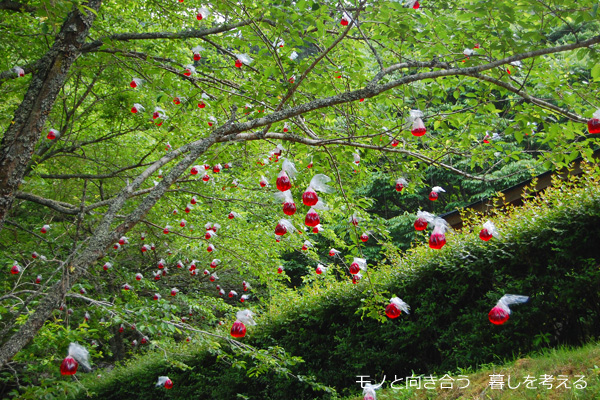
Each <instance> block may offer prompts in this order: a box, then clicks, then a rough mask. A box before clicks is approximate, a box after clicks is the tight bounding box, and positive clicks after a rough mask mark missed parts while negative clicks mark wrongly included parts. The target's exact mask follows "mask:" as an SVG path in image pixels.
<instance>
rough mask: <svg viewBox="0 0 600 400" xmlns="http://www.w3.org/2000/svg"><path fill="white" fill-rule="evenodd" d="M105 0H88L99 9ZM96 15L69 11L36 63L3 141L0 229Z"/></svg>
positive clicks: (0, 170)
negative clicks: (58, 30) (50, 44)
mask: <svg viewBox="0 0 600 400" xmlns="http://www.w3.org/2000/svg"><path fill="white" fill-rule="evenodd" d="M101 3H102V0H89V1H88V3H87V4H86V6H87V7H89V8H90V9H93V10H94V11H98V9H99V8H100V4H101ZM95 18H96V15H95V14H94V13H93V12H91V11H89V10H87V11H86V13H85V14H84V13H82V12H81V11H79V9H78V8H77V7H75V8H74V10H73V11H72V12H70V13H69V15H68V16H67V19H66V20H65V22H64V24H63V26H62V28H61V30H60V32H59V33H58V35H57V36H56V40H55V42H54V44H53V45H52V47H51V48H50V50H48V52H47V53H46V54H45V55H44V56H43V57H42V58H41V59H40V60H38V62H37V63H36V67H35V70H34V72H33V75H32V78H31V83H30V85H29V89H28V90H27V93H26V94H25V98H24V99H23V101H22V102H21V105H20V106H19V108H17V111H16V112H15V115H14V118H13V121H12V123H11V124H10V126H9V127H8V129H7V130H6V132H5V133H4V137H3V138H2V142H1V143H0V230H2V227H3V226H4V220H5V218H6V216H7V214H8V212H9V210H10V208H11V206H12V203H13V200H14V194H15V191H16V189H17V188H18V187H19V185H20V184H21V181H22V179H23V176H24V173H25V170H26V168H27V164H28V163H29V161H30V160H31V156H32V154H33V151H34V149H35V145H36V143H37V142H38V140H39V138H40V134H41V133H42V129H43V127H44V124H45V123H46V119H47V117H48V115H49V114H50V111H52V107H53V106H54V102H55V101H56V97H57V96H58V93H59V91H60V89H61V88H62V87H63V85H64V83H65V80H66V79H67V74H68V72H69V69H70V68H71V65H73V63H74V62H75V60H76V59H77V57H79V55H80V54H81V52H80V49H81V47H82V46H83V44H84V42H85V40H86V38H87V36H88V33H89V30H90V27H91V26H92V23H93V22H94V19H95Z"/></svg>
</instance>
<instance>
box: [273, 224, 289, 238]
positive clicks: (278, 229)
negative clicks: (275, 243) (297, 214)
mask: <svg viewBox="0 0 600 400" xmlns="http://www.w3.org/2000/svg"><path fill="white" fill-rule="evenodd" d="M286 233H287V228H286V227H285V226H283V225H281V223H279V224H277V226H276V227H275V234H276V235H277V236H283V235H285V234H286Z"/></svg>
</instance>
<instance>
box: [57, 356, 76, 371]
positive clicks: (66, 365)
mask: <svg viewBox="0 0 600 400" xmlns="http://www.w3.org/2000/svg"><path fill="white" fill-rule="evenodd" d="M78 366H79V363H77V361H75V359H74V358H73V357H71V356H67V357H65V359H64V360H63V361H62V363H61V364H60V373H61V374H62V375H75V373H76V372H77V367H78Z"/></svg>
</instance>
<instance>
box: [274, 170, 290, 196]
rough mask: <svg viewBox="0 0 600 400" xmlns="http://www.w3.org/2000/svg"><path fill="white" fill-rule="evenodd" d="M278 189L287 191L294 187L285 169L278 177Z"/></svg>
mask: <svg viewBox="0 0 600 400" xmlns="http://www.w3.org/2000/svg"><path fill="white" fill-rule="evenodd" d="M276 183H277V189H278V190H279V191H281V192H285V191H286V190H290V188H291V187H292V182H291V181H290V178H289V177H288V175H287V173H286V172H285V171H281V173H280V174H279V176H278V177H277V182H276Z"/></svg>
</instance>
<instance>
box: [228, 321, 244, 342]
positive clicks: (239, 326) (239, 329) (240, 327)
mask: <svg viewBox="0 0 600 400" xmlns="http://www.w3.org/2000/svg"><path fill="white" fill-rule="evenodd" d="M231 336H233V337H234V338H243V337H244V336H246V325H244V323H243V322H241V321H235V322H234V323H233V325H232V326H231Z"/></svg>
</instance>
